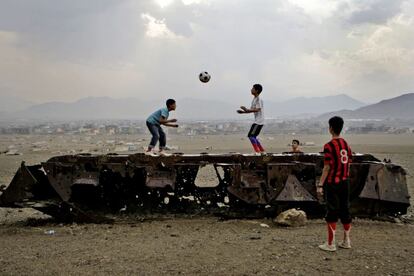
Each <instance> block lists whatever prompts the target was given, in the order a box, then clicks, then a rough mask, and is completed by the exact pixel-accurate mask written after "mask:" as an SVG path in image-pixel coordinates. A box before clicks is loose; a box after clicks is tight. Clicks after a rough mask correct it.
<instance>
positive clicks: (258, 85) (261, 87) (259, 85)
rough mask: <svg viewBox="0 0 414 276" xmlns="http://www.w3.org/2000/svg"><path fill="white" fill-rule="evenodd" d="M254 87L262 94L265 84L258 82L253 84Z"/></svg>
mask: <svg viewBox="0 0 414 276" xmlns="http://www.w3.org/2000/svg"><path fill="white" fill-rule="evenodd" d="M253 88H254V90H256V91H257V94H260V93H262V91H263V86H262V85H261V84H258V83H256V84H253Z"/></svg>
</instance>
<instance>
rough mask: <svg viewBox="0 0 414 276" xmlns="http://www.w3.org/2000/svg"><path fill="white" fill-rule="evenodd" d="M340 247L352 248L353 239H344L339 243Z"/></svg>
mask: <svg viewBox="0 0 414 276" xmlns="http://www.w3.org/2000/svg"><path fill="white" fill-rule="evenodd" d="M338 247H340V248H343V249H351V241H349V240H348V241H342V242H340V243H339V244H338Z"/></svg>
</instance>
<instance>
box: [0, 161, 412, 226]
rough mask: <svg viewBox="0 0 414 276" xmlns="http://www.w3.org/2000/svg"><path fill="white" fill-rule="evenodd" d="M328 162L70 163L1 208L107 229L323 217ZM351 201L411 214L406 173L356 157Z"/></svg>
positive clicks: (52, 164) (24, 187) (31, 175)
mask: <svg viewBox="0 0 414 276" xmlns="http://www.w3.org/2000/svg"><path fill="white" fill-rule="evenodd" d="M322 166H323V156H322V155H321V154H301V155H291V154H267V155H265V156H254V155H242V154H217V155H215V154H206V153H203V154H195V155H184V154H173V155H171V156H157V157H153V156H147V155H144V154H132V155H116V154H109V155H90V154H81V155H67V156H58V157H53V158H51V159H49V160H48V161H46V162H44V163H42V164H40V165H34V166H26V165H25V163H24V162H23V163H22V164H21V166H20V168H19V169H18V171H17V173H16V175H15V176H14V178H13V180H12V182H11V183H10V185H9V186H8V187H7V188H6V189H4V190H3V191H2V192H0V206H3V207H6V206H7V207H32V208H35V209H37V210H40V211H42V212H43V213H46V214H49V215H51V216H53V217H55V218H56V219H59V220H65V221H95V222H96V221H107V217H106V215H107V214H111V213H112V214H116V213H119V212H120V211H119V210H123V212H128V213H142V214H149V213H165V212H173V213H198V214H220V215H222V216H229V217H234V216H236V217H260V216H266V215H269V216H275V215H276V214H278V213H280V212H281V211H283V210H287V209H289V208H301V209H303V210H305V211H306V212H307V214H308V215H311V216H322V215H323V213H324V211H323V210H324V208H323V204H324V203H323V201H321V199H319V198H318V197H317V194H316V190H315V181H316V180H317V178H319V177H320V175H321V171H322ZM350 190H351V194H350V197H351V198H350V200H351V209H352V213H353V214H354V215H357V216H365V217H373V216H377V215H385V214H386V215H396V214H405V213H406V212H407V208H408V207H409V205H410V203H409V194H408V189H407V182H406V172H405V170H404V169H403V168H402V167H400V166H398V165H395V164H392V163H390V162H386V163H385V162H380V161H379V160H377V159H376V158H375V157H373V156H372V155H366V154H358V155H354V157H353V163H352V165H351V181H350Z"/></svg>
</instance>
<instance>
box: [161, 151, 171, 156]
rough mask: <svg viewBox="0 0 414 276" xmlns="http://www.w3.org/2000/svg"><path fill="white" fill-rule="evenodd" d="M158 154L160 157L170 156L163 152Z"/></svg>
mask: <svg viewBox="0 0 414 276" xmlns="http://www.w3.org/2000/svg"><path fill="white" fill-rule="evenodd" d="M158 154H159V155H160V156H171V154H169V153H166V152H164V151H160V152H159V153H158Z"/></svg>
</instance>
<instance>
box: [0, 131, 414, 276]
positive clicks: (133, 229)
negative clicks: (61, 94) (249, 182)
mask: <svg viewBox="0 0 414 276" xmlns="http://www.w3.org/2000/svg"><path fill="white" fill-rule="evenodd" d="M291 138H292V137H290V136H273V137H271V136H263V137H262V140H263V144H264V145H266V147H267V150H268V151H269V152H281V151H284V150H287V146H286V145H287V144H288V143H289V141H290V140H291ZM347 138H348V140H349V142H350V144H351V146H352V147H353V150H354V151H359V152H365V153H373V154H374V155H375V156H377V157H378V158H381V159H382V158H391V159H392V161H394V162H395V163H397V164H400V165H403V166H404V167H405V168H406V169H407V170H408V171H409V172H414V139H413V138H414V136H412V135H398V136H396V135H375V136H374V135H355V136H349V137H347ZM141 139H143V137H135V136H123V137H93V138H86V137H82V136H74V137H66V136H4V135H2V136H0V151H2V150H3V149H7V148H8V147H9V146H10V145H14V147H15V148H17V149H18V150H19V152H21V153H23V155H18V156H6V155H4V154H1V155H0V185H1V184H8V183H9V182H10V180H11V178H12V176H13V175H14V173H15V171H16V169H17V168H18V166H19V164H20V162H21V161H22V160H25V161H26V162H27V163H28V164H35V163H38V162H41V161H44V160H47V158H49V157H51V156H54V155H58V154H66V153H68V152H69V151H76V152H81V151H91V152H97V153H104V152H108V151H113V150H114V149H115V147H116V146H115V144H122V143H127V142H136V141H140V142H137V144H138V143H139V144H138V145H139V146H141V145H145V144H146V141H142V140H141ZM328 139H329V137H327V136H326V137H321V136H308V137H301V140H302V141H304V142H305V141H312V142H314V143H315V146H314V147H305V148H304V151H305V152H315V151H319V150H320V148H321V147H322V144H323V142H324V141H326V140H328ZM98 140H99V141H100V140H102V141H103V142H102V143H97V141H98ZM108 140H111V141H108ZM114 140H115V142H114ZM36 142H37V144H35V145H34V143H36ZM44 142H46V143H44ZM107 142H108V143H107ZM45 144H46V146H45ZM169 144H171V145H177V146H178V147H179V151H183V152H202V151H206V150H205V148H208V147H213V148H212V150H211V149H209V151H212V152H229V151H238V152H250V148H249V145H248V141H247V140H245V139H242V138H240V137H239V136H220V137H214V136H213V137H199V138H191V137H184V138H178V137H171V140H170V141H169ZM39 145H41V146H39ZM39 147H40V150H39V149H38V148H39ZM33 148H37V149H36V150H33ZM407 179H408V185H409V189H410V191H411V195H413V190H414V189H413V188H414V184H413V177H412V176H411V175H409V176H408V178H407ZM262 223H265V224H267V225H269V226H270V227H269V228H267V227H263V226H261V225H260V224H262ZM338 229H339V231H338V233H339V234H338V239H339V238H340V237H339V236H340V235H341V234H342V230H341V227H338ZM49 230H54V233H53V234H48V233H47V231H49ZM413 231H414V225H413V224H402V223H388V222H378V221H370V220H361V219H356V220H355V223H354V227H353V229H352V234H351V235H352V239H353V248H352V249H350V250H338V251H337V252H334V253H327V252H322V251H320V250H319V249H318V248H317V245H318V244H320V243H321V242H323V241H324V239H325V225H324V222H323V221H322V220H311V221H309V222H308V223H307V225H306V226H304V227H300V228H283V227H277V226H274V225H273V224H272V222H271V221H270V220H228V221H222V220H220V219H218V218H215V217H205V218H200V217H193V218H189V217H174V216H169V217H161V218H158V219H152V220H149V219H147V220H142V219H138V218H136V219H129V220H128V222H125V221H123V220H121V221H120V222H117V223H115V224H113V225H95V224H84V225H78V224H72V225H61V224H56V223H54V222H53V221H52V220H50V218H48V217H47V216H44V215H42V214H41V213H39V212H36V211H34V210H31V209H22V210H15V209H6V208H0V275H61V274H62V275H131V274H133V275H159V274H168V275H178V274H183V275H194V274H199V275H211V274H214V275H252V274H259V275H282V274H283V275H284V274H287V275H332V274H335V275H367V274H375V275H414V258H413V256H414V235H413V233H414V232H413Z"/></svg>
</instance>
